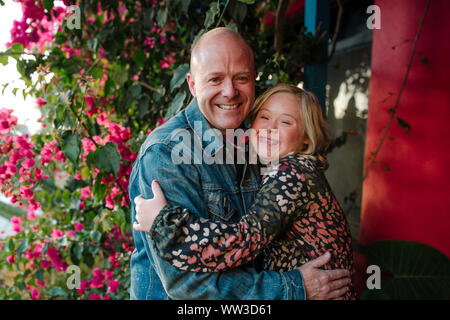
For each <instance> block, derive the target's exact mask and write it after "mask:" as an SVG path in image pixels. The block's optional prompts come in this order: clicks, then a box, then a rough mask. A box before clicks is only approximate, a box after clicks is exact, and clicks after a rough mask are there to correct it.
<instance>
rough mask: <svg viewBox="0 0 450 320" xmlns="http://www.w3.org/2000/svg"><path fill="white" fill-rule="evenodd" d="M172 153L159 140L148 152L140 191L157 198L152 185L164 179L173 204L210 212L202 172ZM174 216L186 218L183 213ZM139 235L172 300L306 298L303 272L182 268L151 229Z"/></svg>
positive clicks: (141, 170) (202, 213)
mask: <svg viewBox="0 0 450 320" xmlns="http://www.w3.org/2000/svg"><path fill="white" fill-rule="evenodd" d="M170 151H171V149H170V148H169V147H167V146H166V145H163V144H157V145H153V146H151V147H150V148H149V149H148V150H147V152H146V153H145V154H144V155H143V156H142V159H141V164H140V168H139V172H138V176H137V179H138V183H139V190H140V193H141V194H142V195H143V197H144V198H150V197H152V192H151V183H152V181H153V180H158V181H159V183H160V186H161V188H162V190H163V191H164V194H165V196H166V198H167V201H168V204H169V205H170V206H172V207H181V208H186V209H187V210H189V211H190V212H191V213H192V214H193V215H196V216H198V217H201V216H207V208H206V204H205V203H204V200H203V195H202V192H201V186H200V185H199V181H200V178H201V177H200V174H199V172H198V171H197V169H196V167H195V166H193V165H188V164H180V165H174V164H173V163H172V161H171V155H170ZM155 163H158V166H155ZM177 215H178V216H177ZM172 217H173V218H174V219H180V218H181V217H180V216H179V214H177V213H173V216H172ZM138 234H139V235H140V236H141V237H144V238H145V240H146V241H147V243H148V247H146V250H148V252H147V254H148V256H149V258H150V259H151V263H152V265H153V266H154V268H155V270H156V272H157V274H158V277H159V278H160V279H161V281H162V283H163V286H164V289H165V290H166V292H167V293H168V295H169V296H170V297H171V298H172V299H268V300H272V299H277V300H286V299H305V289H304V287H303V280H302V275H301V273H300V271H299V270H292V271H288V272H284V273H279V272H274V271H262V272H256V270H254V269H252V268H235V269H232V270H227V271H225V272H220V273H196V272H189V271H185V270H180V269H179V268H177V267H176V266H175V265H174V264H172V263H169V262H167V261H166V260H165V259H164V257H165V255H166V254H167V252H164V250H161V249H160V248H158V247H157V241H155V240H153V239H151V238H150V237H149V234H148V233H146V232H138Z"/></svg>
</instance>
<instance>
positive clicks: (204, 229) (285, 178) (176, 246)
mask: <svg viewBox="0 0 450 320" xmlns="http://www.w3.org/2000/svg"><path fill="white" fill-rule="evenodd" d="M303 192H307V186H306V184H305V177H304V174H303V173H302V170H301V168H300V166H299V164H298V161H297V160H296V158H294V157H288V158H286V159H282V160H281V161H280V162H279V163H278V164H277V165H276V166H273V167H272V168H271V170H270V172H269V173H268V174H267V176H266V177H265V179H264V181H263V184H262V187H261V189H260V191H259V192H258V194H257V196H256V198H255V202H254V204H253V205H252V207H251V208H250V209H249V214H247V215H245V216H243V217H242V218H241V219H240V220H239V222H237V223H223V222H218V221H213V220H209V219H204V218H198V217H197V216H196V215H194V214H191V213H190V212H189V211H188V210H186V209H184V210H183V209H182V208H179V207H170V206H168V205H165V206H164V208H163V209H162V210H161V212H160V213H159V215H157V217H156V218H155V220H154V222H153V225H152V227H151V229H150V231H149V233H148V234H147V237H149V238H151V239H153V240H154V241H155V243H156V247H157V249H158V250H159V255H160V256H161V257H162V258H163V259H165V260H167V261H168V262H170V263H171V264H173V265H174V266H176V267H177V268H179V269H182V270H189V271H196V272H219V271H223V270H225V269H231V268H235V267H238V266H239V265H242V264H244V263H247V262H248V261H250V260H252V259H253V258H254V257H255V256H256V255H257V254H258V253H259V252H260V251H261V249H262V248H263V247H264V246H266V245H267V244H268V243H270V242H271V241H272V240H273V239H275V238H276V237H277V236H279V235H280V234H282V233H284V232H285V231H286V230H287V227H288V226H290V225H291V224H292V222H293V221H294V220H295V218H296V215H295V212H296V208H297V207H298V206H301V205H302V203H301V201H300V202H299V199H300V197H301V194H302V193H303ZM147 230H148V229H147Z"/></svg>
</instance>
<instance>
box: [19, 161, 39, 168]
mask: <svg viewBox="0 0 450 320" xmlns="http://www.w3.org/2000/svg"><path fill="white" fill-rule="evenodd" d="M35 163H36V161H34V160H33V159H27V160H25V161H24V162H22V168H25V169H31V168H33V167H34V164H35Z"/></svg>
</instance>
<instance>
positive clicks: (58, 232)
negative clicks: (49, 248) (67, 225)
mask: <svg viewBox="0 0 450 320" xmlns="http://www.w3.org/2000/svg"><path fill="white" fill-rule="evenodd" d="M63 235H64V232H62V231H61V230H59V229H53V230H52V232H51V233H50V237H52V238H53V239H58V238H61V237H62V236H63Z"/></svg>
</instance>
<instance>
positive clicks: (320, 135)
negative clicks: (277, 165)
mask: <svg viewBox="0 0 450 320" xmlns="http://www.w3.org/2000/svg"><path fill="white" fill-rule="evenodd" d="M279 92H287V93H291V94H294V95H296V96H298V97H299V98H300V100H301V104H299V108H300V115H301V118H302V121H303V124H304V132H303V134H304V135H305V138H308V139H309V143H308V144H305V146H304V147H303V149H302V150H296V151H295V152H292V153H290V154H298V155H304V156H307V157H311V158H313V159H317V160H318V161H320V163H321V166H322V167H323V169H325V170H326V169H327V168H328V161H327V159H326V157H325V155H326V152H327V149H328V147H329V146H330V143H331V135H330V131H329V129H328V126H327V124H326V122H325V120H324V118H323V115H322V109H321V108H320V104H319V101H318V100H317V97H316V96H315V95H314V93H312V92H310V91H307V90H303V89H301V88H299V87H296V86H294V85H290V84H286V83H280V84H277V85H276V86H274V87H272V88H270V89H268V90H267V91H266V92H264V93H263V94H262V95H260V96H259V97H258V98H257V99H256V101H255V105H254V106H253V108H252V110H251V111H250V113H249V120H250V122H251V123H252V124H253V121H254V120H255V118H256V114H257V113H258V112H259V110H260V109H261V107H262V105H263V104H264V103H265V102H266V101H267V99H269V97H271V96H272V95H274V94H275V93H279Z"/></svg>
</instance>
